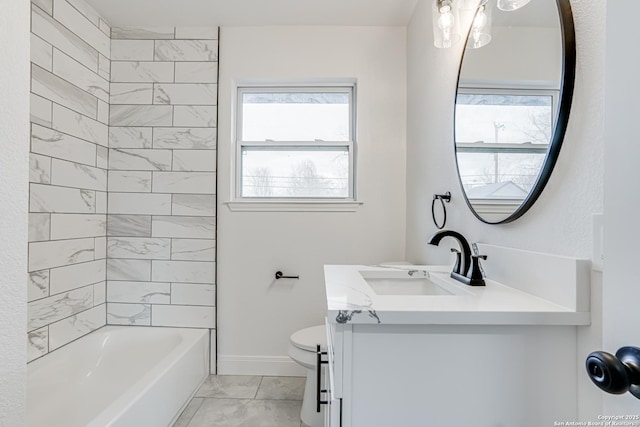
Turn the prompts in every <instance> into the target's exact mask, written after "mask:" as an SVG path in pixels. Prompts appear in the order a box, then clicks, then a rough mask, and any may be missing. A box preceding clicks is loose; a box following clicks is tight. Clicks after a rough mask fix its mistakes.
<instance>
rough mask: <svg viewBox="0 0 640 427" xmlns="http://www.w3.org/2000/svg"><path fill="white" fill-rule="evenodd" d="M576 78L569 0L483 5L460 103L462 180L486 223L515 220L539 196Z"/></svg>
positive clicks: (464, 66)
mask: <svg viewBox="0 0 640 427" xmlns="http://www.w3.org/2000/svg"><path fill="white" fill-rule="evenodd" d="M500 3H509V4H511V5H513V4H516V3H520V4H521V7H519V8H518V9H516V10H507V11H505V10H501V6H500ZM477 4H478V3H477V0H476V2H475V4H474V7H475V5H477ZM502 9H510V8H505V7H502ZM471 13H473V11H472V12H471ZM574 77H575V41H574V28H573V18H572V15H571V6H570V4H569V0H531V1H523V0H481V2H480V5H479V7H478V9H477V10H476V11H475V15H474V17H473V21H472V24H471V30H470V32H469V35H468V37H467V43H466V46H465V50H464V53H463V57H462V62H461V65H460V72H459V75H458V87H457V92H456V105H455V151H456V164H457V168H458V176H459V178H460V184H461V186H462V188H463V193H464V194H465V198H466V201H467V204H468V205H469V207H470V208H471V210H472V211H473V213H474V214H475V215H476V217H478V218H479V219H480V220H481V221H483V222H486V223H489V224H499V223H507V222H511V221H514V220H515V219H517V218H519V217H520V216H522V215H523V214H524V213H525V212H526V211H527V210H528V209H529V208H530V207H531V206H532V205H533V203H535V201H536V199H537V198H538V197H539V196H540V193H541V192H542V190H543V188H544V187H545V184H546V183H547V181H548V180H549V176H550V175H551V171H552V170H553V166H554V165H555V163H556V160H557V158H558V154H559V152H560V146H561V145H562V140H563V138H564V134H565V130H566V126H567V120H568V118H569V109H570V106H571V99H572V95H573V85H574Z"/></svg>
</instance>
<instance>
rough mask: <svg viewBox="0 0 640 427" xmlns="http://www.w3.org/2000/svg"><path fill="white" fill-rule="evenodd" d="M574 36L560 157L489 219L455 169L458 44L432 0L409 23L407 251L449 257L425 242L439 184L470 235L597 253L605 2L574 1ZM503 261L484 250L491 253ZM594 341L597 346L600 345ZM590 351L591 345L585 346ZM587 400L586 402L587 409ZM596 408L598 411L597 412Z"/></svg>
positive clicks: (595, 289)
mask: <svg viewBox="0 0 640 427" xmlns="http://www.w3.org/2000/svg"><path fill="white" fill-rule="evenodd" d="M572 6H573V13H574V19H575V26H576V40H577V61H578V62H577V70H576V72H577V78H576V85H575V96H574V100H573V106H572V110H571V117H570V120H569V128H568V131H567V135H566V138H565V141H564V144H563V147H562V150H561V153H560V158H559V160H558V163H557V164H556V167H555V170H554V172H553V174H552V176H551V179H550V181H549V183H548V184H547V187H546V188H545V190H544V192H543V193H542V195H541V197H540V199H539V200H538V202H537V203H536V204H535V205H534V206H533V207H532V208H531V210H530V211H529V212H527V213H526V214H525V215H524V216H523V217H522V218H520V219H519V220H517V221H515V222H514V223H511V224H505V225H497V226H496V225H486V224H484V223H482V222H480V221H479V220H477V219H476V218H475V217H474V216H473V215H472V213H471V212H470V211H469V209H468V208H467V206H466V204H465V201H464V198H463V195H462V192H461V189H460V184H459V182H458V177H457V175H456V167H455V159H454V149H453V114H454V94H455V85H456V77H457V75H456V74H457V69H458V65H459V58H460V54H461V49H462V46H461V45H458V46H457V48H454V49H450V50H438V49H436V48H434V47H433V43H432V37H433V36H432V34H431V10H430V7H431V2H430V1H426V0H421V1H420V2H419V4H418V5H417V7H416V10H415V12H414V15H413V18H412V20H411V23H410V25H409V28H408V42H407V43H408V48H407V50H408V53H407V56H408V117H407V121H408V127H407V138H408V140H407V231H408V233H407V258H408V260H410V261H413V262H429V263H438V262H446V261H447V260H448V256H449V254H448V251H446V250H445V249H444V248H441V247H440V248H439V247H429V246H427V245H426V244H425V241H426V239H427V237H428V236H429V235H430V234H432V233H433V232H435V231H436V228H435V226H434V225H433V223H432V222H431V219H430V217H431V213H430V210H429V208H430V203H431V197H432V195H433V194H434V193H436V192H438V193H442V192H444V191H447V190H449V191H451V193H452V201H451V203H450V204H449V205H447V208H448V213H449V219H448V222H447V228H451V229H454V230H457V231H460V232H462V233H463V234H464V235H465V236H466V237H468V238H469V240H470V241H481V242H485V243H491V244H495V245H501V246H507V247H514V248H521V249H528V250H533V251H540V252H548V253H553V254H558V255H567V256H574V257H581V258H591V252H592V214H594V213H598V212H602V209H603V174H604V171H603V159H602V158H603V142H602V140H603V118H602V114H603V111H602V104H603V102H604V93H603V83H604V16H605V13H604V12H605V7H604V3H603V2H582V1H581V2H572ZM491 262H500V260H495V261H494V260H490V259H489V260H487V261H486V263H487V264H488V263H491ZM600 285H601V275H600V274H599V273H594V274H593V275H592V311H594V313H595V315H594V317H593V322H594V324H593V326H592V327H591V328H584V330H581V331H580V336H581V338H580V342H579V344H578V348H579V351H578V354H577V369H579V373H580V375H579V376H578V378H579V393H581V409H580V411H581V412H580V413H581V414H584V415H585V416H592V415H593V414H596V415H597V414H598V413H599V412H598V405H599V404H601V403H600V400H599V399H600V397H599V395H598V394H597V393H598V392H596V391H595V390H594V387H593V386H592V385H590V384H589V383H588V380H587V381H584V379H585V376H584V375H583V373H582V365H583V363H584V358H585V357H586V354H588V352H589V351H592V350H594V349H596V348H597V345H598V342H599V340H600V339H601V335H600V334H599V327H600V325H599V322H600V320H599V319H600V317H599V316H600V305H601V303H602V297H601V294H600V293H599V292H600V289H601V286H600ZM594 347H596V348H594ZM585 352H586V353H585ZM584 402H591V403H593V404H592V405H591V408H593V409H591V410H590V412H585V411H586V409H585V408H588V407H589V406H588V405H584V404H583V403H584ZM594 411H595V412H594Z"/></svg>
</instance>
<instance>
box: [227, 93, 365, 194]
mask: <svg viewBox="0 0 640 427" xmlns="http://www.w3.org/2000/svg"><path fill="white" fill-rule="evenodd" d="M354 89H355V87H354V85H353V84H351V85H344V86H331V87H329V86H326V87H325V86H318V87H299V86H295V87H250V86H244V87H239V88H238V103H237V104H238V110H237V118H236V120H237V122H236V156H237V161H236V169H237V170H236V198H237V199H239V200H268V201H278V200H281V201H298V200H318V201H349V200H351V201H353V200H354V198H355V185H354V144H355V137H354V135H355V126H354V117H355V108H354Z"/></svg>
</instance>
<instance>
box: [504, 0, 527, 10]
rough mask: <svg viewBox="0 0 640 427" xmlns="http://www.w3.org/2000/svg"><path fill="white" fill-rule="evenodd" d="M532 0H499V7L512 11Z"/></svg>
mask: <svg viewBox="0 0 640 427" xmlns="http://www.w3.org/2000/svg"><path fill="white" fill-rule="evenodd" d="M530 1H531V0H498V9H500V10H504V11H506V12H510V11H512V10H518V9H520V8H521V7H524V6H526V5H527V3H529V2H530Z"/></svg>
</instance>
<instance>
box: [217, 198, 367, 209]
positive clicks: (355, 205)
mask: <svg viewBox="0 0 640 427" xmlns="http://www.w3.org/2000/svg"><path fill="white" fill-rule="evenodd" d="M224 204H225V205H227V206H228V207H229V210H230V211H232V212H356V211H357V210H358V209H359V208H360V206H362V205H363V202H361V201H356V200H344V201H343V200H295V201H294V200H236V201H233V202H225V203H224Z"/></svg>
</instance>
